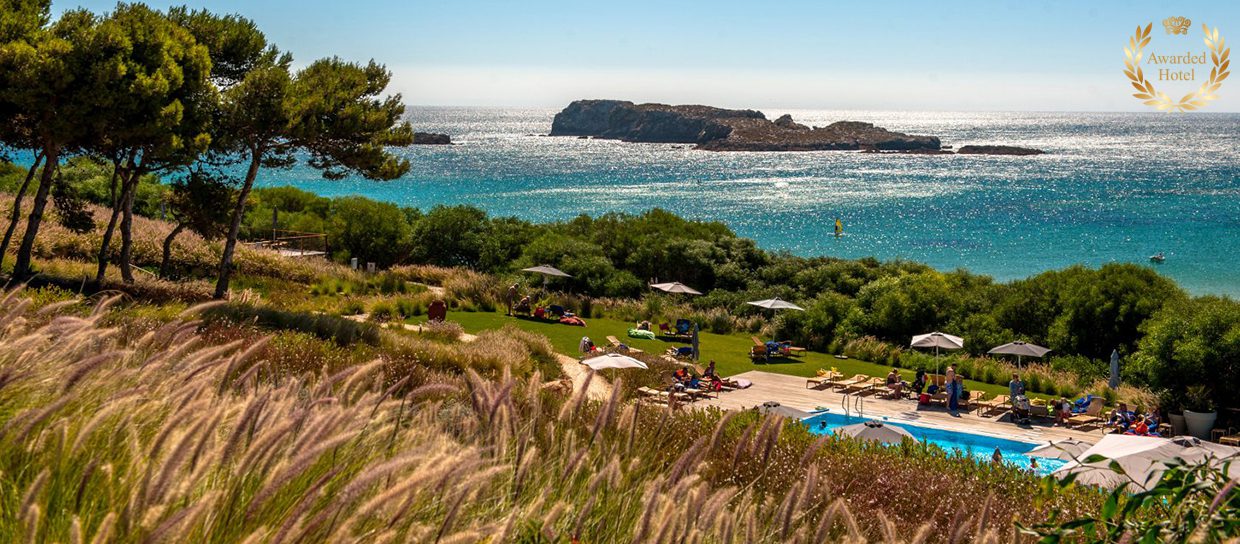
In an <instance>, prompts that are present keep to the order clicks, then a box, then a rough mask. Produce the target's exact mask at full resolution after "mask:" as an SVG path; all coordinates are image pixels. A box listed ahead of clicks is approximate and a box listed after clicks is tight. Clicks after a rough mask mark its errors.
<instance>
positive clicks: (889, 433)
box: [835, 421, 917, 444]
mask: <svg viewBox="0 0 1240 544" xmlns="http://www.w3.org/2000/svg"><path fill="white" fill-rule="evenodd" d="M835 434H837V435H840V436H851V437H853V438H856V439H859V440H868V441H871V442H882V443H883V444H899V443H901V442H903V441H904V440H905V439H909V440H912V441H914V442H916V441H917V437H915V436H913V434H912V433H910V432H908V431H906V430H905V429H904V427H899V426H896V425H884V424H883V423H882V422H881V421H867V422H865V423H858V424H856V425H846V426H844V427H839V428H837V429H835Z"/></svg>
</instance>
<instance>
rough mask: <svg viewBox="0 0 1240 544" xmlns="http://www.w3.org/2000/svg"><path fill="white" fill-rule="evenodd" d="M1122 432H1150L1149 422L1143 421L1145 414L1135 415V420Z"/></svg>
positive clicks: (1145, 433)
mask: <svg viewBox="0 0 1240 544" xmlns="http://www.w3.org/2000/svg"><path fill="white" fill-rule="evenodd" d="M1124 434H1135V435H1137V436H1146V435H1148V434H1150V427H1149V423H1147V422H1146V421H1145V416H1137V419H1136V421H1135V422H1133V424H1132V426H1130V427H1128V430H1127V431H1125V433H1124Z"/></svg>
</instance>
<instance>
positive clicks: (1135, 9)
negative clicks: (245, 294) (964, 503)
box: [54, 0, 1240, 112]
mask: <svg viewBox="0 0 1240 544" xmlns="http://www.w3.org/2000/svg"><path fill="white" fill-rule="evenodd" d="M148 3H149V4H151V5H153V6H156V7H166V6H167V5H171V4H187V5H190V6H193V7H205V8H208V9H211V10H213V11H218V12H233V13H238V14H241V15H243V16H246V17H249V18H251V19H253V20H255V21H256V22H257V23H258V24H259V26H260V28H262V29H263V30H264V31H265V32H266V33H267V35H268V37H269V39H270V40H271V41H273V42H274V43H275V44H277V45H278V46H279V47H280V48H281V49H283V50H286V51H290V52H292V53H293V55H294V57H295V58H296V59H297V61H298V62H299V63H302V64H305V63H308V62H309V61H310V60H313V59H315V58H320V57H325V56H339V57H342V58H345V59H348V60H356V61H366V60H369V59H375V60H377V61H379V62H382V63H384V64H385V65H387V67H388V68H389V69H390V70H392V72H393V81H392V85H391V87H390V91H392V92H399V93H401V94H402V96H403V97H404V100H405V102H406V103H407V104H411V105H438V106H520V107H547V108H552V107H561V106H563V105H564V104H567V103H568V102H569V101H571V100H574V99H578V98H620V99H627V100H633V101H638V102H645V101H657V102H666V103H705V104H711V105H717V106H725V107H767V108H784V109H799V108H805V109H864V110H931V111H962V110H968V111H974V110H978V111H1150V108H1148V107H1147V106H1143V105H1142V104H1141V103H1140V101H1138V100H1137V99H1135V98H1133V97H1132V96H1131V92H1132V91H1131V88H1130V87H1129V83H1128V80H1127V78H1126V77H1125V76H1124V74H1123V59H1124V54H1123V48H1124V46H1125V45H1126V44H1127V40H1128V37H1129V36H1130V35H1131V34H1132V33H1133V31H1134V30H1135V28H1136V26H1137V25H1138V24H1146V23H1150V22H1153V23H1154V34H1153V39H1154V42H1153V44H1154V45H1155V46H1159V45H1164V44H1165V46H1166V48H1167V49H1168V50H1174V51H1171V52H1173V53H1179V54H1183V53H1184V52H1186V51H1194V52H1200V51H1202V50H1204V49H1205V46H1204V44H1203V43H1202V41H1201V30H1200V28H1201V23H1203V22H1205V23H1208V24H1209V25H1210V26H1211V27H1218V28H1219V33H1220V35H1221V36H1222V37H1224V38H1225V39H1227V40H1226V41H1227V42H1229V43H1230V41H1231V40H1230V39H1228V38H1231V39H1236V40H1240V2H1237V1H1234V0H1212V1H1191V2H1176V3H1174V4H1173V3H1171V2H1165V1H1162V2H1154V1H1145V0H1135V1H1131V0H1130V1H1123V2H1119V1H1105V2H1104V1H1091V2H1080V1H1047V2H1034V1H1027V0H1026V1H1010V0H964V1H944V2H899V1H892V0H888V1H881V2H879V1H864V2H863V1H852V2H835V1H825V0H785V1H777V2H761V3H760V2H757V1H749V2H734V1H729V0H718V1H713V2H707V1H702V2H688V1H676V0H662V1H647V0H629V1H625V2H607V3H602V2H599V3H591V2H588V1H582V0H576V1H571V2H570V1H558V0H557V1H550V0H548V1H544V0H525V1H522V2H498V1H496V2H483V1H473V0H452V1H447V0H414V1H409V0H369V1H367V0H355V1H351V2H342V1H340V0H213V1H202V0H180V1H177V2H165V1H163V0H152V1H150V2H148ZM114 5H115V2H112V1H105V0H89V1H78V2H76V3H75V2H72V1H69V2H66V1H59V2H57V1H55V0H54V7H55V9H57V10H64V9H68V8H71V7H78V6H81V7H85V8H88V9H91V10H94V11H107V10H108V9H110V8H111V7H113V6H114ZM1170 16H1184V17H1187V18H1189V19H1192V21H1193V28H1192V30H1191V33H1190V35H1189V36H1186V37H1178V41H1176V39H1177V38H1176V37H1168V36H1166V35H1165V31H1164V30H1163V28H1162V23H1161V21H1162V20H1163V19H1165V18H1167V17H1170ZM1208 71H1209V66H1208V65H1207V66H1206V67H1205V69H1204V71H1202V70H1199V71H1198V74H1197V77H1198V81H1200V80H1201V79H1202V78H1204V77H1206V74H1205V72H1208ZM1235 79H1236V80H1232V79H1229V80H1228V81H1226V82H1224V84H1223V86H1222V88H1221V89H1220V90H1219V93H1218V96H1219V98H1218V99H1217V100H1215V101H1214V102H1213V103H1211V104H1210V105H1209V106H1208V107H1207V108H1206V111H1216V112H1217V111H1230V112H1235V111H1240V78H1235ZM1156 85H1157V82H1156ZM1160 88H1166V89H1167V90H1168V94H1176V93H1174V92H1172V91H1176V90H1180V92H1179V93H1178V94H1176V96H1177V97H1178V96H1179V95H1182V94H1184V92H1185V91H1187V90H1191V89H1192V88H1195V87H1192V86H1190V85H1189V84H1185V83H1180V84H1174V83H1168V84H1166V85H1163V86H1162V87H1160Z"/></svg>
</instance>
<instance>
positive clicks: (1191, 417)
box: [1184, 410, 1218, 440]
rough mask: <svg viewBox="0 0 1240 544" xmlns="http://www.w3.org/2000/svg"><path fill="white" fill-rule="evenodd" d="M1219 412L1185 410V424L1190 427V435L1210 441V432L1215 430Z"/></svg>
mask: <svg viewBox="0 0 1240 544" xmlns="http://www.w3.org/2000/svg"><path fill="white" fill-rule="evenodd" d="M1217 418H1218V413H1217V412H1194V411H1192V410H1184V423H1185V424H1186V425H1187V426H1188V434H1191V435H1193V436H1195V437H1197V438H1200V439H1202V440H1209V439H1210V430H1212V429H1214V420H1215V419H1217Z"/></svg>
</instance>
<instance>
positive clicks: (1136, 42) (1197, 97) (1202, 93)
mask: <svg viewBox="0 0 1240 544" xmlns="http://www.w3.org/2000/svg"><path fill="white" fill-rule="evenodd" d="M1153 26H1154V23H1150V24H1148V25H1145V28H1141V25H1137V32H1136V33H1135V34H1133V36H1132V37H1131V38H1128V47H1125V48H1124V56H1125V57H1127V58H1125V59H1124V66H1125V69H1124V75H1126V76H1128V79H1129V81H1130V82H1131V83H1132V86H1133V87H1134V88H1135V89H1137V92H1135V93H1133V94H1132V96H1135V97H1137V98H1139V99H1141V100H1143V101H1144V102H1142V103H1143V104H1145V105H1147V106H1153V107H1155V108H1158V109H1159V110H1161V111H1167V112H1172V111H1192V110H1196V109H1198V108H1202V107H1205V105H1206V104H1208V103H1209V102H1210V101H1211V100H1214V99H1216V98H1218V95H1217V94H1215V93H1216V92H1217V91H1218V89H1219V87H1220V86H1222V85H1223V80H1224V79H1227V76H1228V75H1230V74H1231V71H1230V67H1231V60H1229V58H1228V57H1230V56H1231V48H1230V47H1224V42H1223V38H1221V37H1219V35H1218V27H1217V26H1216V27H1214V30H1213V31H1211V30H1210V26H1209V25H1206V24H1202V25H1201V28H1202V30H1204V31H1205V42H1206V47H1208V48H1210V60H1211V61H1212V62H1213V63H1214V66H1213V67H1212V68H1211V69H1210V78H1209V79H1207V80H1206V82H1205V83H1202V84H1201V87H1200V88H1198V89H1197V90H1196V91H1193V92H1191V93H1188V94H1186V95H1184V96H1183V97H1182V98H1180V99H1179V100H1172V99H1171V97H1170V96H1167V93H1165V92H1162V91H1159V90H1157V89H1155V88H1154V84H1153V83H1150V82H1149V80H1147V79H1145V73H1144V72H1142V70H1141V57H1142V55H1143V53H1142V49H1144V48H1145V46H1146V45H1149V43H1150V29H1151V28H1153Z"/></svg>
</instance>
